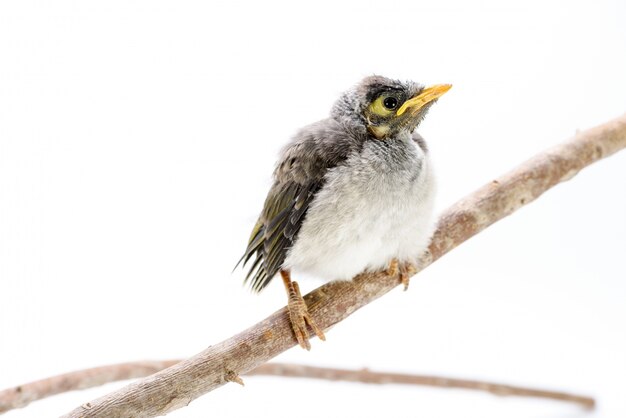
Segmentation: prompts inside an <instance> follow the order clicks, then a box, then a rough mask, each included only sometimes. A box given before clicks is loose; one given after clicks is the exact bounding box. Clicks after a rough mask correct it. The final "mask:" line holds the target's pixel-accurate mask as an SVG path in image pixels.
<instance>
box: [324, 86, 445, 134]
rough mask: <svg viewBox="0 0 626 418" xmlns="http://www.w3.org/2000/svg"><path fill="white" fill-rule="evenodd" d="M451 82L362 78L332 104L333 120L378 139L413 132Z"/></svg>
mask: <svg viewBox="0 0 626 418" xmlns="http://www.w3.org/2000/svg"><path fill="white" fill-rule="evenodd" d="M451 87H452V86H451V85H450V84H437V85H434V86H431V87H424V86H423V85H421V84H418V83H414V82H412V81H406V82H403V81H398V80H391V79H389V78H385V77H382V76H371V77H366V78H365V79H363V80H362V81H361V82H360V83H359V84H358V85H356V86H355V87H354V88H352V89H351V90H348V91H347V92H345V93H344V94H343V95H342V96H341V97H340V98H339V100H338V101H337V103H335V106H334V107H333V110H332V116H333V117H334V118H335V119H338V120H340V121H343V122H344V123H346V122H347V123H349V124H351V125H359V127H361V128H364V129H365V130H366V131H367V132H368V133H369V134H371V135H373V136H374V137H375V138H377V139H381V140H384V139H387V138H392V137H394V136H396V135H397V134H398V133H400V132H401V131H403V130H405V131H408V132H412V131H413V130H414V129H415V128H417V126H418V125H419V124H420V122H421V121H422V119H423V118H424V116H425V115H426V112H427V111H428V109H429V108H430V106H432V105H433V104H434V103H435V102H436V101H437V99H438V98H439V97H441V96H442V95H443V94H444V93H445V92H447V91H448V90H450V88H451Z"/></svg>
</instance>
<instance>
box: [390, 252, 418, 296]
mask: <svg viewBox="0 0 626 418" xmlns="http://www.w3.org/2000/svg"><path fill="white" fill-rule="evenodd" d="M416 271H417V267H416V266H415V264H413V263H402V264H400V262H399V261H398V259H397V258H394V259H392V260H391V261H390V262H389V267H387V271H386V273H387V275H388V276H389V277H396V276H398V275H400V282H401V283H402V285H403V286H404V290H407V289H408V288H409V281H410V280H411V276H412V275H413V274H415V272H416Z"/></svg>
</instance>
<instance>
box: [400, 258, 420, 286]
mask: <svg viewBox="0 0 626 418" xmlns="http://www.w3.org/2000/svg"><path fill="white" fill-rule="evenodd" d="M416 272H417V266H416V265H415V264H413V263H403V264H402V265H401V266H400V282H401V283H402V285H403V286H404V290H405V291H406V290H408V289H409V282H410V281H411V276H412V275H414V274H415V273H416Z"/></svg>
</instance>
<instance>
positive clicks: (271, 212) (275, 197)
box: [240, 179, 321, 292]
mask: <svg viewBox="0 0 626 418" xmlns="http://www.w3.org/2000/svg"><path fill="white" fill-rule="evenodd" d="M320 180H321V179H320ZM320 187H321V181H310V182H308V183H306V184H299V183H297V182H294V181H287V182H278V181H277V182H275V183H274V185H273V186H272V188H271V189H270V192H269V194H268V195H267V198H266V199H265V205H264V207H263V211H262V212H261V216H260V217H259V220H258V221H257V223H256V225H255V227H254V228H253V230H252V234H251V235H250V240H249V242H248V247H247V248H246V251H245V253H244V255H243V257H242V259H241V260H240V262H241V261H243V263H244V266H245V265H246V263H247V262H248V261H249V260H250V259H251V258H252V257H253V256H256V257H255V259H254V262H253V263H252V265H251V266H250V270H249V271H248V274H247V275H246V279H245V282H246V283H247V282H250V286H251V287H252V289H253V290H254V291H256V292H259V291H261V290H262V289H263V288H264V287H265V286H267V284H268V283H269V282H270V280H271V279H272V278H273V277H274V275H276V273H277V272H278V270H279V269H280V267H281V266H282V264H283V262H284V261H285V257H286V256H287V251H288V250H289V248H290V247H291V245H292V243H293V241H294V240H295V238H296V236H297V234H298V231H299V230H300V227H301V226H302V222H303V220H304V217H305V214H306V211H307V209H308V207H309V204H310V203H311V201H312V200H313V198H314V197H315V193H316V192H317V191H318V190H319V188H320Z"/></svg>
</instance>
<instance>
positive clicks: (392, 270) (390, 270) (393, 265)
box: [387, 258, 400, 277]
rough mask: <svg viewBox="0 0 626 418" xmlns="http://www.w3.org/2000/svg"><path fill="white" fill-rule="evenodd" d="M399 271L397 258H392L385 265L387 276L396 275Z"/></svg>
mask: <svg viewBox="0 0 626 418" xmlns="http://www.w3.org/2000/svg"><path fill="white" fill-rule="evenodd" d="M398 273H400V263H399V262H398V259H397V258H392V259H391V261H390V262H389V267H387V276H389V277H396V276H397V275H398Z"/></svg>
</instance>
